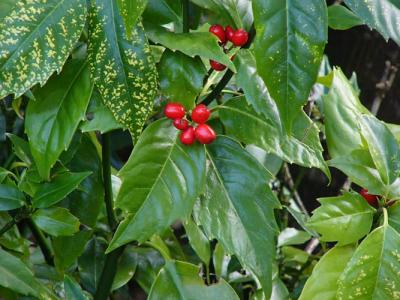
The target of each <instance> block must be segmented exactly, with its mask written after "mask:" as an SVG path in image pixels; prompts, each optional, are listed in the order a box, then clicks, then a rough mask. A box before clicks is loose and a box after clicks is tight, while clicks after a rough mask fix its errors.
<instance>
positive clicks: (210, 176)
mask: <svg viewBox="0 0 400 300" xmlns="http://www.w3.org/2000/svg"><path fill="white" fill-rule="evenodd" d="M207 158H208V161H209V162H208V166H207V176H206V178H207V179H206V190H205V192H204V195H203V196H202V197H200V200H199V201H198V203H197V206H196V210H195V212H196V213H195V214H196V219H197V223H199V224H201V225H202V227H203V228H204V231H205V233H206V235H207V236H208V238H209V239H212V238H216V239H218V241H219V242H220V243H221V244H222V245H223V247H224V249H225V250H226V251H227V252H228V253H230V254H234V255H236V257H237V258H238V259H239V261H240V262H241V264H242V265H243V267H244V268H246V269H248V270H249V271H250V272H251V273H253V274H254V275H255V276H256V277H257V278H258V280H259V281H260V283H261V286H262V287H263V289H264V292H265V294H266V295H270V294H271V288H272V283H271V277H272V260H273V257H274V252H275V247H274V239H275V235H276V233H277V227H276V223H275V217H274V208H276V207H279V202H277V200H276V198H275V196H274V194H273V193H272V191H271V190H270V189H269V187H268V186H267V182H268V178H269V176H270V175H269V172H268V171H267V170H266V169H265V168H264V167H263V166H262V165H260V164H259V162H258V161H257V160H256V159H254V158H253V157H252V156H251V155H250V154H249V153H248V152H247V151H246V150H245V149H243V148H242V147H241V145H240V144H238V143H237V142H235V141H233V140H231V139H230V138H227V137H224V136H219V137H218V138H217V140H216V141H214V142H213V143H212V144H210V145H209V146H207ZM249 191H251V193H249ZM250 220H251V221H250Z"/></svg>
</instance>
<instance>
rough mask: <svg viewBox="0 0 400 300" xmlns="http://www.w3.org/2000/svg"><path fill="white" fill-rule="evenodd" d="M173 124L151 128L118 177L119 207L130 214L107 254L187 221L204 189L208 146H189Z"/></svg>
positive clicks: (167, 121)
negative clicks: (205, 149)
mask: <svg viewBox="0 0 400 300" xmlns="http://www.w3.org/2000/svg"><path fill="white" fill-rule="evenodd" d="M178 134H179V131H178V130H176V129H175V128H174V127H173V126H171V122H170V120H165V119H163V120H159V121H156V122H154V123H152V124H151V125H150V126H149V127H147V128H146V130H145V131H144V132H143V134H142V135H141V137H140V139H139V141H138V143H137V144H136V146H135V148H134V150H133V152H132V154H131V157H130V158H129V161H128V162H127V164H126V165H125V166H124V167H123V169H122V170H121V171H120V173H119V176H120V178H121V179H122V186H121V189H120V191H119V194H118V198H117V200H116V206H117V207H119V208H121V209H123V210H124V211H126V212H127V213H128V216H127V217H126V218H125V220H124V221H123V222H122V223H121V224H120V225H119V227H118V229H117V232H116V233H115V235H114V237H113V240H112V241H111V244H110V246H109V248H108V250H107V251H111V250H113V249H115V248H118V247H119V246H121V245H123V244H126V243H128V242H130V241H133V240H137V241H139V242H143V241H145V240H146V239H148V238H150V237H151V236H152V235H153V234H155V233H161V232H162V231H164V230H165V229H166V228H167V227H168V226H169V225H170V224H172V223H173V222H174V221H175V220H177V219H179V218H185V217H187V216H188V215H189V214H190V212H191V210H192V207H193V204H194V202H195V200H196V198H197V196H198V195H199V194H200V192H201V191H202V189H203V186H204V173H205V153H204V146H202V145H199V144H194V145H192V146H185V145H183V144H181V143H180V141H179V139H178Z"/></svg>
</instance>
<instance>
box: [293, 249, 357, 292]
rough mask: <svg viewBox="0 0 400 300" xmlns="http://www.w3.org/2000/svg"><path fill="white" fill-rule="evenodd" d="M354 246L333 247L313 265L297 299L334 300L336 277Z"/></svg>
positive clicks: (344, 265)
mask: <svg viewBox="0 0 400 300" xmlns="http://www.w3.org/2000/svg"><path fill="white" fill-rule="evenodd" d="M354 250H355V248H354V246H353V245H348V246H344V247H338V246H336V247H334V248H332V249H331V250H329V251H328V252H327V253H326V254H325V255H324V256H323V257H322V258H321V259H320V261H319V262H318V263H317V265H316V266H315V267H314V270H313V272H312V274H311V276H310V277H309V278H308V280H307V282H306V284H305V285H304V288H303V291H302V293H301V295H300V298H299V300H321V299H324V300H336V299H337V298H336V292H337V289H338V279H339V277H340V275H341V274H342V272H343V270H344V268H345V267H346V265H347V263H348V262H349V260H350V259H351V257H352V255H353V253H354Z"/></svg>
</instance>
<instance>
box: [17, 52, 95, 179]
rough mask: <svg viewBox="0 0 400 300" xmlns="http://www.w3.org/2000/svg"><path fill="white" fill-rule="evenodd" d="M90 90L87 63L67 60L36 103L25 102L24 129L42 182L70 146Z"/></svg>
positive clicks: (41, 91)
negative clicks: (26, 104) (60, 71)
mask: <svg viewBox="0 0 400 300" xmlns="http://www.w3.org/2000/svg"><path fill="white" fill-rule="evenodd" d="M92 88H93V85H92V84H91V82H90V76H89V69H88V66H87V64H86V63H85V62H84V61H82V60H71V61H69V62H68V63H67V64H66V65H65V67H64V69H63V72H62V73H61V74H60V75H55V76H53V77H52V78H51V79H50V80H49V82H48V83H47V84H46V86H44V87H43V88H41V89H38V90H37V91H36V92H35V97H36V101H29V104H28V108H27V112H26V122H25V130H26V133H27V134H28V138H29V145H30V148H31V152H32V155H33V158H34V159H35V162H36V165H37V168H38V171H39V174H40V176H41V177H42V178H43V179H46V180H47V179H48V178H49V176H50V169H51V167H52V166H53V165H54V164H55V163H56V161H57V159H58V157H59V156H60V154H61V152H63V151H64V150H65V149H67V148H68V146H69V144H70V143H71V140H72V137H73V136H74V133H75V130H76V129H77V127H78V124H79V122H80V121H81V120H83V118H84V116H85V112H86V108H87V106H88V104H89V99H90V95H91V93H92ZM66 116H68V117H66Z"/></svg>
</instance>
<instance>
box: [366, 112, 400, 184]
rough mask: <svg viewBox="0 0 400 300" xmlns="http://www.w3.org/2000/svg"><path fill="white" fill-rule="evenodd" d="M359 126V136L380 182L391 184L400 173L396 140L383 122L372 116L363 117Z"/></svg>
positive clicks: (399, 152) (399, 157)
mask: <svg viewBox="0 0 400 300" xmlns="http://www.w3.org/2000/svg"><path fill="white" fill-rule="evenodd" d="M360 125H361V134H362V135H363V137H364V139H365V141H366V142H367V144H368V149H369V153H370V154H371V157H372V160H373V161H374V164H375V166H376V168H377V170H378V172H379V174H380V176H381V178H382V181H383V182H384V183H386V184H391V183H393V182H394V181H395V180H396V179H397V178H398V176H399V171H400V162H399V161H400V150H399V146H398V144H397V141H396V138H395V137H394V135H393V134H392V133H391V131H390V130H389V128H387V127H386V125H385V124H384V123H383V122H381V121H379V120H378V119H376V118H375V117H373V116H363V117H362V118H361V120H360Z"/></svg>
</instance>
